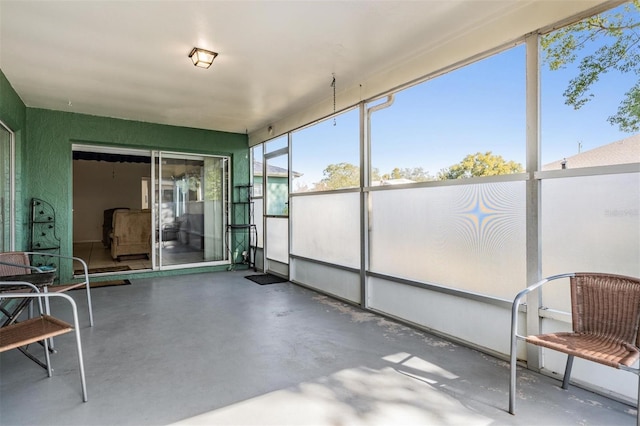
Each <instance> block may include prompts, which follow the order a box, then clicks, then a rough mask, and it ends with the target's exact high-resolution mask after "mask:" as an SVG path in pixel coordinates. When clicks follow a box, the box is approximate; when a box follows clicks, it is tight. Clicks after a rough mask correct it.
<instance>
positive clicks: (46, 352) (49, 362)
mask: <svg viewBox="0 0 640 426" xmlns="http://www.w3.org/2000/svg"><path fill="white" fill-rule="evenodd" d="M42 346H44V359H45V362H46V363H47V375H48V376H49V377H51V376H52V371H51V357H50V356H49V345H47V339H44V340H43V341H42Z"/></svg>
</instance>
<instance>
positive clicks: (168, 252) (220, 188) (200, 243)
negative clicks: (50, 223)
mask: <svg viewBox="0 0 640 426" xmlns="http://www.w3.org/2000/svg"><path fill="white" fill-rule="evenodd" d="M73 149H74V151H73V254H74V256H76V257H80V258H82V259H84V260H85V261H86V262H87V264H88V266H89V269H90V273H91V274H108V273H123V272H127V271H140V270H162V269H176V268H188V267H195V266H205V265H215V264H224V263H228V255H227V253H226V250H225V247H226V244H225V242H224V235H225V234H224V229H225V226H226V223H227V212H226V210H225V206H226V205H227V202H226V201H227V197H228V185H229V176H228V174H229V170H228V158H227V157H219V156H203V155H193V154H187V153H169V152H161V151H153V152H151V151H143V150H123V149H109V148H107V147H96V146H86V145H84V146H80V145H74V148H73Z"/></svg>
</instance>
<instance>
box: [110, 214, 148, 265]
mask: <svg viewBox="0 0 640 426" xmlns="http://www.w3.org/2000/svg"><path fill="white" fill-rule="evenodd" d="M129 255H146V256H147V257H148V258H150V256H151V210H148V209H144V210H116V211H115V212H113V229H112V231H111V257H112V258H113V259H114V260H119V258H120V256H129Z"/></svg>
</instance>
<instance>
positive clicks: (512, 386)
mask: <svg viewBox="0 0 640 426" xmlns="http://www.w3.org/2000/svg"><path fill="white" fill-rule="evenodd" d="M516 352H517V339H516V337H515V336H511V357H510V362H509V414H515V413H516V412H515V410H516V361H517V353H516ZM638 426H640V425H638Z"/></svg>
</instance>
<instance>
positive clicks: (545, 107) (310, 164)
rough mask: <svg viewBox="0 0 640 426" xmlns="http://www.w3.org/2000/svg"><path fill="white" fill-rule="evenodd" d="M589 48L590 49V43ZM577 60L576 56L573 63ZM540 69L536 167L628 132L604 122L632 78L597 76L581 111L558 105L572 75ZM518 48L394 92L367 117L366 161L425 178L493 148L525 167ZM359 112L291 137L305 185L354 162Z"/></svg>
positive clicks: (574, 71)
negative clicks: (369, 119) (381, 107)
mask: <svg viewBox="0 0 640 426" xmlns="http://www.w3.org/2000/svg"><path fill="white" fill-rule="evenodd" d="M592 48H593V46H592ZM578 60H579V58H578ZM576 67H577V62H576V64H573V65H569V66H567V68H566V69H563V70H557V71H550V70H549V69H548V67H547V66H546V65H543V67H542V69H541V137H542V145H541V147H542V148H541V150H542V164H546V163H550V162H552V161H556V160H559V159H562V158H564V157H569V156H571V155H575V154H577V153H578V149H579V148H578V147H579V144H580V145H581V149H582V151H587V150H590V149H593V148H596V147H598V146H602V145H605V144H608V143H611V142H614V141H617V140H620V139H623V138H626V137H629V136H631V135H632V134H629V133H623V132H621V131H619V130H618V128H617V127H615V126H612V125H611V124H609V122H608V121H607V117H609V116H611V115H613V114H615V112H616V111H617V108H618V105H619V103H620V101H621V100H622V99H623V96H624V93H625V92H626V91H627V90H628V89H629V88H631V86H632V85H633V84H634V83H635V79H637V78H638V77H637V76H636V75H634V74H633V73H628V74H620V73H617V72H615V73H614V72H610V73H607V74H604V75H603V76H602V78H601V79H600V81H598V82H597V83H596V85H595V86H594V88H593V93H594V94H595V97H594V98H593V99H592V100H591V101H590V102H589V103H587V104H586V105H585V106H583V107H582V108H581V109H580V110H574V109H573V107H570V106H567V105H565V104H564V98H563V96H562V93H563V92H564V90H565V88H566V87H567V85H568V82H569V80H570V79H571V78H572V77H574V76H575V75H576V74H577V68H576ZM525 130H526V129H525V49H524V46H523V45H521V46H516V47H514V48H512V49H509V50H508V51H505V52H502V53H500V54H498V55H494V56H492V57H489V58H487V59H484V60H482V61H479V62H476V63H473V64H470V65H468V66H466V67H463V68H461V69H458V70H455V71H452V72H450V73H447V74H445V75H443V76H440V77H438V78H435V79H433V80H430V81H427V82H424V83H422V84H420V85H417V86H414V87H412V88H409V89H406V90H404V91H402V92H399V93H398V94H397V95H396V100H395V102H394V104H393V105H392V106H391V107H389V108H387V109H384V110H381V111H378V112H375V113H374V115H373V118H372V162H373V166H374V167H376V168H378V169H379V170H380V172H381V173H389V172H390V171H391V170H392V169H393V168H394V167H399V168H414V167H422V168H423V169H424V170H425V171H427V172H429V173H430V174H431V175H434V176H435V175H436V174H437V173H438V171H440V170H441V169H442V168H445V167H448V166H451V165H453V164H455V163H457V162H459V161H460V160H462V159H463V158H464V157H465V156H466V155H467V154H472V153H475V152H485V151H492V152H493V153H494V154H498V155H501V156H502V157H503V158H505V159H506V160H514V161H516V162H519V163H521V164H524V163H525ZM358 144H359V141H358V112H357V111H352V112H349V113H347V114H344V115H341V116H339V117H337V119H336V125H335V126H334V122H333V119H329V120H327V121H325V122H322V123H320V124H317V125H315V126H312V127H310V128H307V129H303V130H301V131H298V132H295V133H294V135H293V160H294V170H295V171H298V172H302V173H304V176H303V178H301V179H299V181H301V182H304V183H306V184H308V185H311V184H312V183H313V182H317V181H319V180H320V179H321V178H322V171H323V170H324V168H325V167H326V166H327V165H329V164H334V163H338V162H350V163H352V164H355V165H358V162H359V160H358V158H359V157H358V148H359V145H358Z"/></svg>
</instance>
